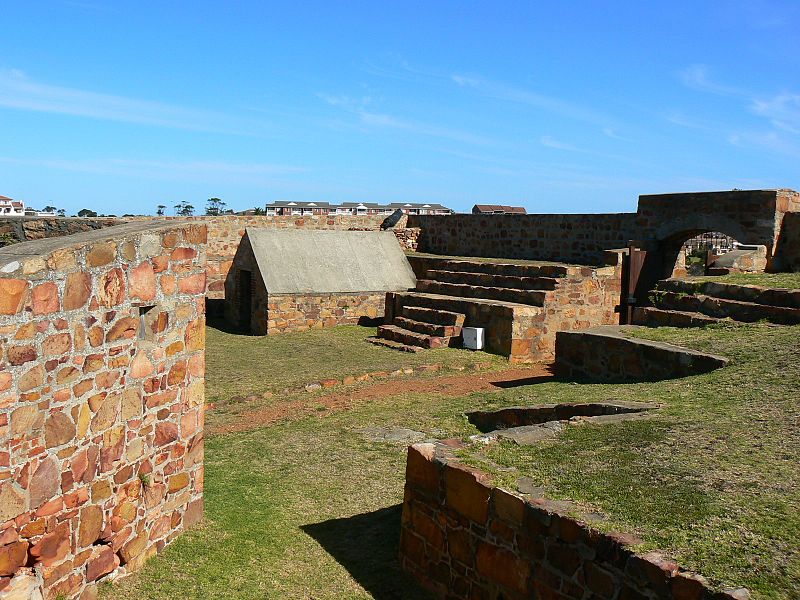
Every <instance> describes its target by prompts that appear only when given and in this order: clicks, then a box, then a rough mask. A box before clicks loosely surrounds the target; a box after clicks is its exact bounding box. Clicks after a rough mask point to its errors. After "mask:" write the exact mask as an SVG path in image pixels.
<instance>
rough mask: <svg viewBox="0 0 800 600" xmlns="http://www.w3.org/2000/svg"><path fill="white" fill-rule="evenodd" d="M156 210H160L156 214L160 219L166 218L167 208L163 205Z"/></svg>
mask: <svg viewBox="0 0 800 600" xmlns="http://www.w3.org/2000/svg"><path fill="white" fill-rule="evenodd" d="M156 208H157V209H158V210H156V214H157V215H158V216H159V217H163V216H164V209H165V208H167V207H166V206H164V205H163V204H159V205H158V206H157V207H156Z"/></svg>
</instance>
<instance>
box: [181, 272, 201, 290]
mask: <svg viewBox="0 0 800 600" xmlns="http://www.w3.org/2000/svg"><path fill="white" fill-rule="evenodd" d="M178 289H179V290H180V291H181V292H182V293H184V294H203V293H205V291H206V274H205V273H198V274H197V275H190V276H188V277H182V278H181V279H180V280H179V281H178Z"/></svg>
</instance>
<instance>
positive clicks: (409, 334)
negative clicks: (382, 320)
mask: <svg viewBox="0 0 800 600" xmlns="http://www.w3.org/2000/svg"><path fill="white" fill-rule="evenodd" d="M378 337H379V338H382V339H384V340H392V341H394V342H400V343H401V344H406V345H408V346H419V347H421V348H446V347H447V346H448V345H449V343H450V340H449V339H447V338H443V337H439V336H433V335H426V334H424V333H417V332H415V331H409V330H408V329H403V328H402V327H398V326H397V325H381V326H379V327H378Z"/></svg>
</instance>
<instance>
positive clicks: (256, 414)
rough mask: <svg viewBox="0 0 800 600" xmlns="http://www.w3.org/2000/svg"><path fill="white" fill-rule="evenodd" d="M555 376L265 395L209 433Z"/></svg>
mask: <svg viewBox="0 0 800 600" xmlns="http://www.w3.org/2000/svg"><path fill="white" fill-rule="evenodd" d="M552 377H553V372H552V367H551V365H544V364H536V365H529V366H526V367H516V368H512V369H507V370H504V371H494V372H487V373H480V372H479V373H464V374H458V375H447V376H443V377H433V378H425V379H393V380H389V381H380V382H375V383H361V384H356V385H354V386H348V388H347V389H343V390H341V391H337V392H333V393H330V394H326V395H324V396H318V395H311V394H309V395H308V398H301V399H300V400H298V399H296V398H295V399H293V400H290V401H287V400H279V399H275V398H270V399H265V401H264V402H265V403H268V404H269V405H268V406H264V407H262V408H259V409H257V410H252V411H247V412H245V413H242V414H241V415H240V416H239V417H238V418H237V419H236V421H234V422H231V423H226V424H224V425H222V426H220V427H217V428H215V429H214V430H213V431H209V432H208V433H209V434H210V435H222V434H226V433H235V432H241V431H248V430H250V429H257V428H259V427H264V426H266V425H271V424H272V423H277V422H279V421H285V420H294V419H300V418H303V417H306V416H308V415H312V414H317V415H320V416H322V415H324V414H327V413H330V412H331V411H338V410H345V409H347V408H350V407H352V406H354V405H357V404H358V403H360V402H366V401H370V400H377V399H388V398H391V397H392V396H395V395H397V394H400V393H409V392H410V393H414V392H432V393H436V394H443V395H446V396H462V395H465V394H469V393H471V392H477V391H483V390H493V389H497V388H507V387H516V386H519V385H527V384H531V383H536V382H539V381H542V380H544V379H551V378H552Z"/></svg>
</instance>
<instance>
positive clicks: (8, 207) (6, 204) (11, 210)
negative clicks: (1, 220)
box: [0, 196, 25, 217]
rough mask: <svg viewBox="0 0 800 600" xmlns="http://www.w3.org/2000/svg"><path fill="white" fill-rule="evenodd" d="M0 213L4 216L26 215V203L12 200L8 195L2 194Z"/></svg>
mask: <svg viewBox="0 0 800 600" xmlns="http://www.w3.org/2000/svg"><path fill="white" fill-rule="evenodd" d="M0 215H2V216H4V217H23V216H25V203H24V202H20V201H18V200H12V199H11V198H8V197H7V196H0Z"/></svg>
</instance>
